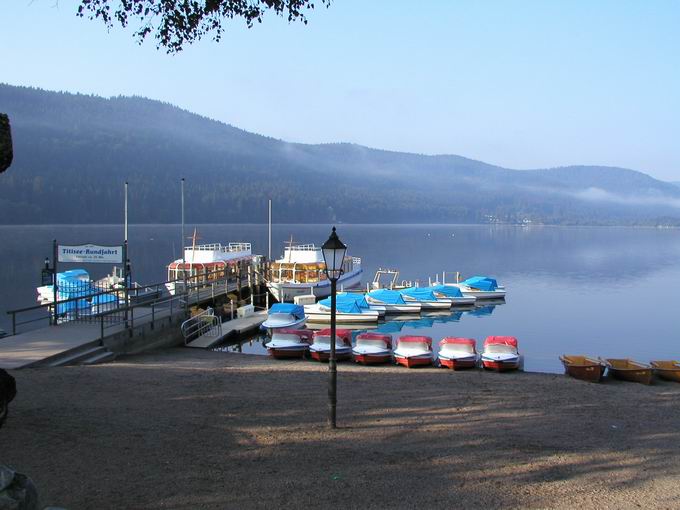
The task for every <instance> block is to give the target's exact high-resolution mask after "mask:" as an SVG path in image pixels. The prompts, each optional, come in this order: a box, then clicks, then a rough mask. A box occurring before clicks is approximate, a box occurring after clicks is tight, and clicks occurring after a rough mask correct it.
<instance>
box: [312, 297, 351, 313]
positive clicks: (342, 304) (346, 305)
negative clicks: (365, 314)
mask: <svg viewBox="0 0 680 510" xmlns="http://www.w3.org/2000/svg"><path fill="white" fill-rule="evenodd" d="M319 304H321V305H323V306H325V307H328V308H330V307H331V298H329V297H328V298H326V299H322V300H321V301H319ZM335 309H336V310H337V311H338V312H340V313H361V308H359V305H358V304H357V302H356V301H355V300H354V299H347V298H342V297H341V296H338V297H337V299H336V301H335Z"/></svg>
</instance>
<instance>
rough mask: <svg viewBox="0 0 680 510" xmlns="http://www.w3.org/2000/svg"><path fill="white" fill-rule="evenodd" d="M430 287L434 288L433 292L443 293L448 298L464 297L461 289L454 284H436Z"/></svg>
mask: <svg viewBox="0 0 680 510" xmlns="http://www.w3.org/2000/svg"><path fill="white" fill-rule="evenodd" d="M428 288H430V289H432V291H433V292H436V293H437V294H442V295H444V296H446V297H448V298H454V297H463V293H462V292H461V291H460V289H459V288H458V287H454V286H453V285H434V286H432V287H428Z"/></svg>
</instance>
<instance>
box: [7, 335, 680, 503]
mask: <svg viewBox="0 0 680 510" xmlns="http://www.w3.org/2000/svg"><path fill="white" fill-rule="evenodd" d="M11 373H12V375H14V376H15V377H16V379H17V386H18V394H17V398H16V399H15V401H14V402H13V403H12V405H11V408H10V415H9V418H8V420H7V422H6V424H5V426H4V427H3V429H2V430H0V445H2V447H1V448H0V462H2V463H4V464H8V465H10V466H13V467H14V468H15V469H17V470H18V471H20V472H23V473H25V474H27V475H28V476H30V477H31V478H32V479H33V481H34V482H35V484H36V486H37V487H38V491H39V494H40V497H41V505H43V506H44V505H56V506H63V507H65V508H73V509H77V508H93V507H97V508H114V507H115V508H120V507H123V508H152V509H153V508H265V507H271V505H272V504H274V505H276V506H277V507H282V508H297V507H317V508H321V507H330V506H333V507H338V506H348V507H362V508H363V507H373V508H379V507H400V508H406V507H414V506H424V507H435V508H452V507H456V508H458V507H460V508H463V507H464V508H488V507H500V506H503V507H508V508H545V507H551V508H573V507H574V506H576V505H578V506H581V507H584V508H602V507H609V508H615V507H618V508H626V507H631V506H635V505H640V506H643V507H650V506H653V507H665V508H670V507H672V506H674V505H675V504H677V502H678V501H680V487H678V486H677V479H678V476H680V441H678V439H680V432H678V429H677V423H678V421H679V419H680V385H679V384H675V383H670V382H659V383H657V384H655V385H652V386H643V385H640V384H635V383H626V382H619V381H611V382H607V383H604V384H592V383H585V382H582V381H577V380H574V379H571V378H568V377H566V376H563V375H556V374H543V373H527V372H524V373H523V372H519V373H515V374H511V373H501V374H498V373H495V372H485V373H482V372H481V371H471V372H463V371H461V372H454V371H450V370H443V369H439V368H425V369H412V370H409V369H405V368H403V367H396V366H386V367H376V368H372V367H363V366H355V365H354V364H339V365H338V385H339V386H338V425H339V429H338V430H336V431H331V430H329V429H328V428H327V427H326V411H327V393H326V385H327V378H328V375H327V374H328V372H327V365H325V364H320V363H311V362H309V363H307V362H305V363H302V362H299V361H278V360H272V359H270V358H268V357H264V356H258V355H250V354H241V353H224V352H212V351H200V350H194V349H185V348H172V349H166V350H161V351H154V352H151V353H147V354H141V355H135V356H129V357H125V358H120V359H119V360H118V361H116V362H113V363H109V364H102V365H96V366H75V367H64V368H57V369H52V368H51V369H25V370H15V371H12V372H11ZM674 502H675V503H674Z"/></svg>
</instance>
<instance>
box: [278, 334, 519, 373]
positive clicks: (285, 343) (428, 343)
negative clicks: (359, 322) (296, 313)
mask: <svg viewBox="0 0 680 510" xmlns="http://www.w3.org/2000/svg"><path fill="white" fill-rule="evenodd" d="M330 340H331V332H330V329H322V330H318V331H314V332H313V333H312V332H311V331H309V330H294V329H280V330H275V331H274V332H273V334H272V339H271V340H270V341H269V342H267V343H266V344H265V347H266V348H267V351H268V352H269V354H270V355H271V356H272V357H274V358H294V357H295V358H302V357H304V356H305V354H306V353H309V355H310V357H311V358H312V359H314V360H316V361H328V359H329V356H330V347H331V346H330V343H331V342H330ZM392 348H393V343H392V337H391V336H390V335H387V334H382V333H369V332H365V333H360V334H359V335H357V337H356V342H355V344H354V346H352V332H351V331H350V330H347V329H337V330H336V347H335V352H336V357H337V360H338V361H341V360H347V359H351V358H354V361H356V362H357V363H361V364H365V365H370V364H382V363H390V362H392V359H394V362H395V363H397V364H399V365H403V366H405V367H407V368H413V367H418V366H432V365H434V364H435V362H437V364H438V365H439V366H440V367H445V368H451V369H454V370H458V369H463V368H474V367H477V366H481V367H483V368H485V369H489V370H496V371H498V372H503V371H506V370H516V369H519V368H520V367H521V356H520V355H519V352H518V350H517V339H516V338H514V337H505V336H502V337H501V336H491V337H488V338H487V339H486V340H485V342H484V349H483V351H482V352H481V354H480V353H477V350H476V342H475V340H474V339H472V338H456V337H447V338H444V339H443V340H441V341H440V342H439V353H438V355H437V356H435V354H434V352H433V350H432V338H430V337H428V336H415V335H404V336H401V337H399V339H398V340H397V343H396V346H395V348H394V350H393V349H392Z"/></svg>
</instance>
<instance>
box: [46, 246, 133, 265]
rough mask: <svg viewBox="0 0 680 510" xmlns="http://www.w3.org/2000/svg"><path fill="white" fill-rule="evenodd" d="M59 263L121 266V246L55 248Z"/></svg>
mask: <svg viewBox="0 0 680 510" xmlns="http://www.w3.org/2000/svg"><path fill="white" fill-rule="evenodd" d="M57 255H58V257H57V260H59V262H77V263H80V264H122V263H123V247H122V246H98V245H96V244H81V245H79V246H63V245H59V246H58V247H57Z"/></svg>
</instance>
